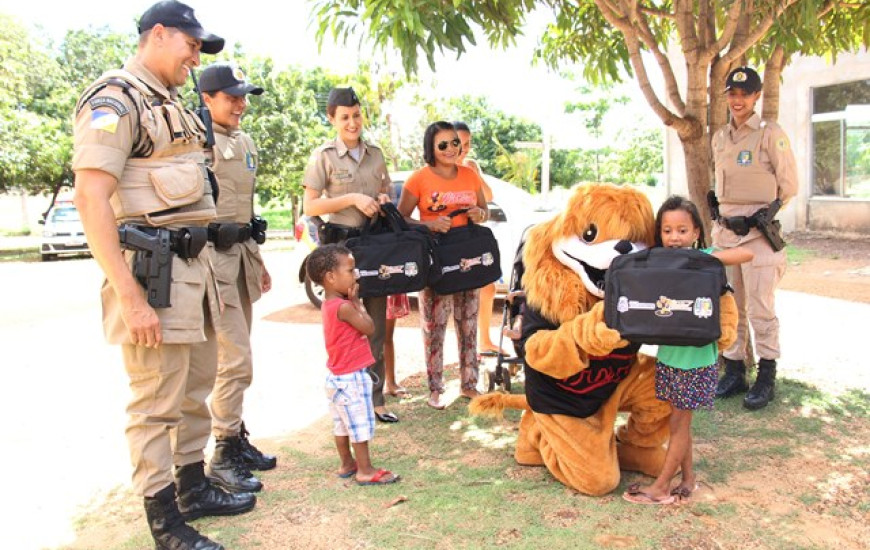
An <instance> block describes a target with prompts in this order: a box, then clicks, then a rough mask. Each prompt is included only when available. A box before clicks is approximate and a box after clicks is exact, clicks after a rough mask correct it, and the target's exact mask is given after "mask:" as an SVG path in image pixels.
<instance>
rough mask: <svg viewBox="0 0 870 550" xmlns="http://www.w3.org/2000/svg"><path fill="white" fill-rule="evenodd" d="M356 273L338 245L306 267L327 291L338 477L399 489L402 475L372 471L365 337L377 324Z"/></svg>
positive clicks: (329, 388) (369, 360) (329, 390)
mask: <svg viewBox="0 0 870 550" xmlns="http://www.w3.org/2000/svg"><path fill="white" fill-rule="evenodd" d="M354 267H355V262H354V259H353V255H352V254H351V252H350V250H348V249H347V248H345V247H344V246H342V245H339V244H327V245H323V246H321V247H319V248H316V249H315V250H314V251H313V252H312V253H311V254H310V255H309V256H308V260H307V262H306V269H307V270H308V276H309V277H310V278H311V280H312V281H314V282H315V283H317V284H319V285H321V286H322V287H323V289H324V291H325V294H324V299H323V305H321V313H322V315H323V336H324V339H325V340H326V352H327V354H328V356H329V358H328V360H327V365H326V366H327V368H328V369H329V371H330V373H329V375H328V376H327V377H326V395H327V397H328V398H329V410H330V412H332V418H333V421H334V428H333V433H334V434H335V447H336V449H338V456H339V458H340V459H341V467H340V468H339V470H338V476H339V477H341V478H349V477H351V476H356V482H357V483H358V484H360V485H382V484H386V483H395V482H396V481H399V479H400V477H399V476H398V475H395V474H393V473H392V472H390V471H389V470H383V469H375V468H373V467H372V463H371V460H370V458H369V440H370V439H371V438H372V436H373V435H374V433H375V416H374V407H373V406H372V379H371V376H369V374H368V372H366V369H367V368H368V367H370V366H371V365H372V364H374V362H375V359H374V356H373V355H372V352H371V348H370V347H369V343H368V339H367V338H366V337H367V336H371V335H372V334H373V333H374V331H375V324H374V322H373V321H372V318H371V317H370V316H369V314H368V313H367V312H366V310H365V307H363V304H362V300H360V298H359V296H357V293H358V292H359V284H358V283H357V282H356V275H355V273H354ZM351 446H352V447H353V454H351ZM354 455H355V456H356V460H354Z"/></svg>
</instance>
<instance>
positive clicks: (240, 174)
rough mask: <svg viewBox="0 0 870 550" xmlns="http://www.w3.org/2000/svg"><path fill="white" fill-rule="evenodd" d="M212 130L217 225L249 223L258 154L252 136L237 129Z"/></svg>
mask: <svg viewBox="0 0 870 550" xmlns="http://www.w3.org/2000/svg"><path fill="white" fill-rule="evenodd" d="M213 127H214V139H215V145H214V163H213V165H212V169H213V170H214V172H215V174H217V176H218V183H219V184H220V190H221V191H220V198H219V200H218V203H217V220H216V221H218V222H221V223H224V222H235V223H243V224H244V223H248V222H249V221H251V217H252V216H253V215H254V188H255V185H256V180H257V166H258V164H259V154H258V153H257V148H256V146H255V145H254V141H253V140H252V139H251V137H250V136H249V135H248V134H246V133H244V132H242V131H241V130H239V129H238V128H234V129H230V128H225V127H223V126H221V125H219V124H217V123H215V124H213Z"/></svg>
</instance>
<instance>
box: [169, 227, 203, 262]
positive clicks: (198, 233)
mask: <svg viewBox="0 0 870 550" xmlns="http://www.w3.org/2000/svg"><path fill="white" fill-rule="evenodd" d="M207 242H208V229H206V228H205V227H185V228H182V229H179V230H177V231H174V232H173V236H172V249H173V250H174V251H175V253H176V254H178V257H179V258H181V259H184V260H189V259H191V258H196V257H197V256H199V253H200V252H202V249H203V248H205V243H207Z"/></svg>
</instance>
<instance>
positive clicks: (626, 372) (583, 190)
mask: <svg viewBox="0 0 870 550" xmlns="http://www.w3.org/2000/svg"><path fill="white" fill-rule="evenodd" d="M654 227H655V222H654V219H653V213H652V206H651V205H650V202H649V200H648V199H647V198H646V196H645V195H643V194H642V193H640V192H638V191H636V190H634V189H632V188H631V187H628V186H625V187H617V186H614V185H607V184H590V185H584V186H581V187H578V188H577V189H576V191H575V192H574V194H573V196H572V197H571V199H570V201H569V202H568V205H567V208H566V209H565V210H564V211H563V212H562V213H560V214H559V215H557V216H556V217H555V218H553V219H552V220H550V221H548V222H545V223H542V224H539V225H537V226H535V227H533V228H532V229H530V230H529V234H528V239H527V241H526V244H525V248H524V252H523V262H524V264H525V274H524V275H523V279H522V286H523V289H524V290H525V292H526V306H525V310H524V312H523V322H522V337H521V339H520V346H521V349H522V350H523V352H524V354H525V366H524V367H525V368H524V371H525V390H526V394H525V395H511V394H498V393H491V394H487V395H483V396H480V397H477V398H475V399H474V400H473V401H472V403H471V406H470V410H471V412H472V413H473V414H484V415H491V416H498V415H500V414H501V412H502V411H503V410H504V409H505V408H512V409H523V410H524V411H525V412H524V413H523V416H522V420H521V421H520V427H519V435H518V438H517V448H516V451H515V454H514V456H515V458H516V460H517V462H518V463H520V464H523V465H529V466H541V465H544V466H546V467H547V468H548V469H549V470H550V472H551V473H552V474H553V476H555V477H556V478H557V479H558V480H559V481H561V482H562V483H564V484H565V485H567V486H569V487H572V488H573V489H575V490H577V491H579V492H581V493H585V494H588V495H596V496H597V495H603V494H605V493H608V492H610V491H612V490H613V489H615V488H616V486H617V485H619V479H620V469H622V470H634V471H639V472H643V473H644V474H647V475H649V476H657V475H658V473H659V472H660V470H661V468H662V465H663V464H664V458H665V452H666V448H665V444H666V443H667V440H668V435H669V427H668V420H669V418H670V414H671V413H670V404H668V403H666V402H663V401H659V400H658V399H656V395H655V360H654V359H653V358H651V357H647V356H645V355H641V354H638V349H639V348H640V345H639V344H633V343H631V342H627V341H625V340H623V339H621V337H620V335H619V333H618V332H617V331H615V330H612V329H610V328H608V327H607V325H606V324H605V323H604V302H603V301H602V298H603V297H604V277H605V274H606V273H607V269H608V267H609V266H610V262H611V260H612V259H613V258H614V257H616V256H617V255H619V254H628V253H630V252H634V251H637V250H642V249H645V248H647V247H649V246H652V244H653V243H654V238H653V232H654V230H655V229H654ZM720 304H721V305H720V320H721V324H722V338H721V339H720V340H719V345H720V348H721V347H722V346H723V345H726V347H727V345H730V344H729V342H730V341H733V339H734V336H735V335H736V322H737V308H736V305H735V303H734V299H733V298H732V297H731V296H730V295H728V296H723V297H722V299H721V301H720ZM618 412H627V413H628V420H627V422H626V423H625V424H624V425H622V426H620V427H619V429H618V430H616V431H614V426H615V423H616V415H617V413H618Z"/></svg>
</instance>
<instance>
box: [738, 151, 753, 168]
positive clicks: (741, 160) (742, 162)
mask: <svg viewBox="0 0 870 550" xmlns="http://www.w3.org/2000/svg"><path fill="white" fill-rule="evenodd" d="M750 164H752V151H740V152H739V153H737V165H738V166H749V165H750Z"/></svg>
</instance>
